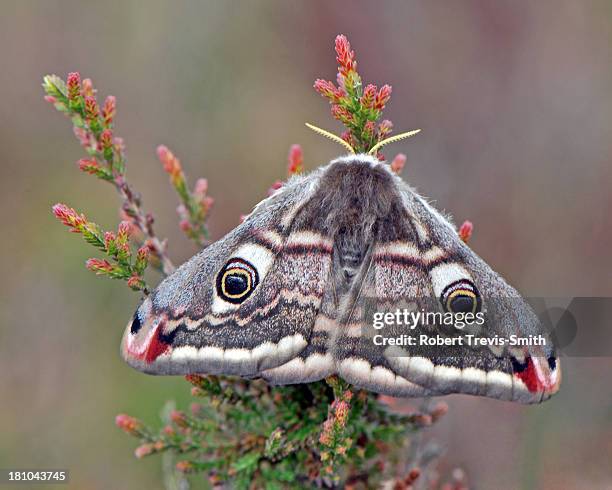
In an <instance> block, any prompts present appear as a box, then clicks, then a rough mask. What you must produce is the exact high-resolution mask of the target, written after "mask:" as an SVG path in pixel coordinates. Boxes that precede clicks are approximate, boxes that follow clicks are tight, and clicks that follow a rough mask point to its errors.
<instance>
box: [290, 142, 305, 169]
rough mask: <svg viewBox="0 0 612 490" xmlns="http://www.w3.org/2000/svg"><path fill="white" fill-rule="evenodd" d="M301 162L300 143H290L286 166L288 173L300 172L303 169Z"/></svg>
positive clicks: (302, 156) (302, 160)
mask: <svg viewBox="0 0 612 490" xmlns="http://www.w3.org/2000/svg"><path fill="white" fill-rule="evenodd" d="M303 162H304V154H303V152H302V147H301V146H300V145H291V148H289V165H288V167H287V170H288V173H289V175H294V174H299V173H301V172H302V171H303V170H304V168H303V165H302V164H303Z"/></svg>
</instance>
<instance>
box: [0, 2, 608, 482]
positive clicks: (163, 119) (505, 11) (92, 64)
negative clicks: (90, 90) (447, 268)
mask: <svg viewBox="0 0 612 490" xmlns="http://www.w3.org/2000/svg"><path fill="white" fill-rule="evenodd" d="M338 33H344V34H346V35H347V36H348V38H349V40H350V41H351V44H352V46H353V48H354V49H355V50H356V52H357V59H358V62H359V71H360V73H361V75H362V76H363V77H364V80H366V81H371V82H373V83H377V84H382V83H390V84H391V85H393V96H392V98H391V102H390V104H389V105H388V109H387V111H386V117H388V118H389V119H391V120H392V121H393V122H394V123H395V127H396V130H397V131H405V130H409V129H413V128H416V127H419V128H422V129H423V132H422V133H421V134H420V135H419V136H418V137H417V138H413V139H410V140H409V141H408V142H404V143H401V144H397V145H394V146H393V148H391V149H388V150H387V155H388V156H389V157H392V156H393V155H394V154H395V152H398V151H402V152H405V153H406V154H407V155H408V163H407V165H406V168H405V169H404V172H403V176H404V178H405V179H406V180H408V181H409V182H410V183H411V184H412V185H414V186H416V187H417V189H419V191H420V192H421V193H423V194H424V195H425V196H427V197H430V198H432V199H434V200H435V201H436V205H437V206H438V207H439V208H441V209H444V210H446V211H448V212H450V213H451V214H452V215H453V216H454V217H455V219H456V221H457V222H458V223H461V222H462V221H463V220H464V219H470V220H472V221H473V222H474V223H475V234H474V236H473V238H472V241H471V246H472V247H473V249H474V250H475V251H476V252H477V253H478V254H480V255H481V256H482V257H483V258H485V260H487V261H488V262H489V263H490V264H491V265H492V266H493V268H494V269H496V270H497V271H498V272H500V273H501V274H502V275H503V276H504V277H505V278H506V279H507V280H508V281H509V282H510V283H512V284H513V285H514V286H516V287H517V288H518V289H519V290H521V291H522V292H523V293H524V294H525V295H528V296H566V297H571V296H608V297H609V296H611V295H612V267H611V265H612V264H611V262H612V261H611V259H610V249H611V239H612V226H611V225H612V218H611V217H610V214H611V211H612V209H611V208H612V193H611V188H612V129H611V123H612V95H611V94H612V63H611V61H612V4H611V3H610V2H608V1H606V0H588V1H582V2H575V1H571V0H543V1H539V2H527V1H518V2H516V1H510V0H508V1H506V0H498V1H496V2H489V1H484V0H482V1H459V2H426V1H410V2H405V1H384V2H376V3H375V2H368V1H352V2H347V1H336V2H323V1H318V0H317V1H309V2H306V1H300V2H297V1H294V2H283V1H280V0H279V1H271V0H268V1H260V0H251V1H248V2H247V1H235V2H214V1H183V2H161V1H149V2H146V4H145V3H143V2H136V1H122V2H120V1H112V2H96V3H93V2H80V1H76V0H75V1H52V0H47V1H27V0H20V1H16V0H14V1H11V0H4V1H2V2H1V3H0V42H1V46H2V48H1V52H0V53H1V54H0V60H1V69H0V88H1V96H0V151H1V152H2V155H3V156H2V165H1V166H0V219H1V220H2V229H4V232H3V236H2V239H1V240H0V244H1V247H2V253H1V254H0V260H1V261H2V263H1V268H2V269H1V270H2V280H1V281H0V434H1V435H0V467H2V468H8V467H21V468H30V467H47V468H48V467H58V468H68V469H70V471H71V480H72V481H71V485H70V486H71V487H73V488H87V489H106V488H113V489H131V488H161V486H162V484H161V480H160V478H161V476H160V475H161V464H160V459H159V458H156V457H152V458H148V459H145V460H143V461H138V460H136V459H135V458H134V457H133V449H134V446H135V444H134V442H135V441H134V440H133V439H131V438H129V437H127V436H126V435H124V434H123V433H122V432H121V431H120V430H119V429H117V428H116V427H115V426H114V423H113V419H114V416H115V415H116V414H117V413H119V412H128V413H130V414H132V415H136V416H139V417H141V418H142V419H144V420H145V421H147V422H149V423H157V420H158V417H159V411H160V409H161V407H162V405H163V403H164V402H165V401H166V400H168V399H174V400H176V401H177V404H178V405H179V406H186V405H187V404H188V402H189V399H190V397H189V386H188V385H187V383H185V382H184V381H183V380H182V379H181V378H155V377H149V376H145V375H143V374H140V373H138V372H136V371H133V370H132V369H130V368H128V367H127V365H125V364H124V363H123V362H122V361H121V359H120V357H119V341H120V339H121V335H122V332H123V328H124V325H125V324H126V323H127V320H128V319H129V317H130V316H131V314H132V311H133V309H134V308H135V307H136V305H137V304H138V302H139V295H138V294H137V293H132V292H130V291H129V290H128V289H127V288H126V287H125V285H124V284H122V283H120V282H113V281H110V280H107V279H99V278H97V277H95V276H94V275H93V274H92V273H91V272H88V271H87V270H86V269H85V268H84V266H83V264H84V261H85V260H86V259H87V258H88V257H90V256H92V249H90V248H89V247H87V246H85V245H84V243H83V242H82V241H81V239H80V238H79V237H77V236H74V235H70V234H69V233H68V232H67V230H66V228H65V227H64V226H62V225H60V224H58V222H57V221H56V220H55V219H54V217H53V216H52V214H51V206H52V205H53V204H54V203H56V202H65V203H67V204H69V205H70V206H73V207H75V208H77V209H79V210H81V211H83V212H84V213H86V214H87V216H88V217H90V218H91V219H93V220H95V221H97V222H98V223H100V224H101V225H102V226H103V227H104V228H107V229H109V228H114V227H115V226H116V223H117V222H118V215H117V208H118V202H119V201H118V198H117V196H116V194H115V192H114V190H113V189H112V188H111V186H107V185H104V184H102V183H100V182H99V181H97V180H96V179H95V178H93V177H91V176H88V175H85V174H83V173H81V172H79V171H78V169H77V167H76V165H75V162H76V161H77V160H78V159H79V158H80V157H82V156H83V155H82V151H81V148H80V146H79V144H78V142H77V141H76V140H75V139H74V137H73V135H72V134H71V127H70V124H69V121H67V120H66V119H65V118H64V117H62V116H61V115H60V114H58V113H56V111H55V110H54V109H53V108H52V107H51V106H50V105H49V104H47V103H46V102H44V101H43V98H42V97H43V93H42V89H41V87H40V82H41V79H42V76H43V75H45V74H47V73H57V74H58V75H60V76H62V77H65V76H66V73H67V72H69V71H79V72H80V73H81V75H82V76H83V77H90V78H92V79H93V81H94V85H95V86H96V88H97V89H98V95H99V97H100V96H102V97H104V96H105V95H107V94H113V95H115V96H116V97H117V101H118V116H117V120H116V121H117V122H116V133H117V134H119V135H121V136H123V137H124V138H125V140H126V144H127V152H128V174H129V178H130V181H131V182H132V184H133V185H134V186H135V187H136V188H137V189H138V190H139V191H140V192H141V193H142V194H143V198H144V206H145V208H146V209H147V210H150V211H152V212H153V213H154V214H155V216H156V218H157V222H156V223H157V231H158V234H159V235H161V236H162V237H168V238H169V239H170V241H169V250H170V254H171V256H172V257H173V259H174V260H175V262H177V263H180V262H182V261H183V260H185V259H187V258H188V257H189V256H190V255H192V254H193V252H194V250H193V248H192V246H191V244H190V243H189V242H188V241H187V239H186V238H184V236H183V235H182V233H181V232H180V230H179V229H178V226H177V219H176V213H175V207H176V205H177V198H176V196H175V194H174V192H173V190H172V189H171V187H170V186H169V185H168V182H167V181H168V179H167V175H166V174H164V172H163V170H162V168H161V165H160V164H159V163H158V161H157V159H156V157H155V148H156V146H157V145H159V144H166V145H168V146H169V147H170V148H171V149H172V150H173V151H174V152H175V153H176V154H177V155H178V156H179V157H180V158H181V160H182V163H183V165H184V167H185V170H186V172H187V174H188V176H189V177H190V178H191V182H194V179H195V178H196V177H200V176H202V177H206V178H208V179H209V183H210V186H209V189H210V194H211V195H212V196H213V197H214V198H215V200H216V201H215V207H214V212H213V215H212V218H211V221H210V227H211V230H212V232H213V235H214V236H215V237H220V236H222V235H223V234H224V233H226V232H227V231H229V230H230V229H231V228H233V227H234V226H235V225H237V224H238V222H239V216H240V214H242V213H246V212H248V211H249V209H250V208H251V207H252V206H253V205H254V204H255V203H256V202H258V201H259V200H260V199H261V198H262V197H264V196H265V195H266V190H267V189H268V188H269V186H270V184H271V183H272V182H273V181H274V180H276V179H279V178H281V179H282V178H284V177H285V173H286V158H287V151H288V148H289V145H290V144H291V143H300V144H302V145H303V148H304V153H305V164H306V167H307V169H314V168H315V167H316V166H318V165H320V164H322V163H324V162H327V161H328V160H330V159H331V158H333V157H335V156H336V155H337V154H338V153H339V152H340V151H341V149H340V147H338V146H336V145H334V144H333V143H331V142H328V141H327V140H324V139H323V138H321V137H320V136H317V135H315V134H313V133H311V132H310V131H308V130H307V129H306V128H305V127H304V122H305V121H311V122H314V123H316V124H318V125H320V126H321V127H324V128H327V129H331V130H334V131H338V130H339V129H340V126H339V124H338V123H336V122H335V121H333V120H332V119H331V116H330V115H329V108H328V104H327V103H326V102H325V101H324V100H323V99H322V98H321V97H320V96H319V95H317V94H315V92H314V90H313V89H312V83H313V81H314V79H315V78H318V77H322V78H327V79H334V77H335V66H336V64H335V59H334V53H333V40H334V37H335V35H336V34H338ZM153 280H155V278H153ZM611 375H612V360H611V359H610V358H599V359H586V358H582V359H567V360H566V362H565V363H564V384H563V386H562V389H561V392H560V393H559V395H557V396H556V397H555V398H553V399H552V400H551V401H550V402H547V403H545V404H544V405H542V406H534V407H524V406H517V405H512V404H509V403H505V402H498V401H494V400H486V399H476V398H470V397H466V396H452V397H447V398H446V400H447V401H448V402H449V404H450V412H449V414H448V416H447V417H446V418H445V419H443V421H441V422H440V424H439V425H437V426H436V427H435V428H433V429H431V430H428V431H427V432H426V435H427V437H428V438H429V439H432V440H435V441H437V443H438V444H439V445H440V446H442V447H444V448H445V450H446V452H445V455H444V457H443V459H442V466H441V468H440V469H441V471H443V472H444V471H448V470H452V469H453V468H455V467H458V466H460V467H462V468H463V469H464V470H465V471H466V473H467V475H468V478H469V481H470V482H472V483H473V486H474V487H475V488H496V489H513V488H538V489H573V488H576V489H577V488H608V489H609V488H612V468H611V461H612V384H611V383H610V379H611ZM196 481H197V480H196ZM194 487H195V488H199V487H198V486H197V485H195V486H194Z"/></svg>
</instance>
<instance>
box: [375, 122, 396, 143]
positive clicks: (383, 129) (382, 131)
mask: <svg viewBox="0 0 612 490" xmlns="http://www.w3.org/2000/svg"><path fill="white" fill-rule="evenodd" d="M392 129H393V123H392V122H391V121H389V120H388V119H384V120H382V121H381V122H380V124H379V125H378V138H379V139H383V138H385V137H386V136H388V135H389V133H391V130H392Z"/></svg>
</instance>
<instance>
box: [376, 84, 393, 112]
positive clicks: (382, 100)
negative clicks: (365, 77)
mask: <svg viewBox="0 0 612 490" xmlns="http://www.w3.org/2000/svg"><path fill="white" fill-rule="evenodd" d="M390 98H391V85H383V86H382V87H381V88H380V90H379V91H378V93H377V94H376V98H375V99H374V109H376V110H378V111H382V110H383V109H384V108H385V105H386V104H387V102H389V99H390Z"/></svg>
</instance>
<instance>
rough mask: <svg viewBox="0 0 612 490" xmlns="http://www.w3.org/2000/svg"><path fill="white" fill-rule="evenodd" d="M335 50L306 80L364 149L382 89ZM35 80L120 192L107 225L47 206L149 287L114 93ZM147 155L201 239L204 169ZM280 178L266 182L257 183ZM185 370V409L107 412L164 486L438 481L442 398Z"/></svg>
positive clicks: (146, 218)
mask: <svg viewBox="0 0 612 490" xmlns="http://www.w3.org/2000/svg"><path fill="white" fill-rule="evenodd" d="M335 50H336V60H337V62H338V74H337V78H336V84H334V83H332V82H330V81H327V80H323V79H318V80H316V81H315V83H314V88H315V90H316V91H317V92H318V93H320V94H321V95H322V96H323V97H325V98H326V99H327V100H328V101H329V103H330V104H331V114H332V116H333V117H334V118H335V119H337V120H338V121H340V122H341V123H342V124H343V125H344V126H345V128H346V130H345V131H344V133H342V136H341V137H342V139H343V140H344V141H346V142H347V143H348V144H349V145H351V147H353V148H354V149H355V151H356V152H367V151H369V150H371V149H372V148H373V147H374V146H375V145H376V144H377V143H378V142H380V141H381V140H383V139H385V138H387V137H388V136H389V135H390V133H391V132H392V129H393V124H392V123H391V121H389V120H385V119H382V114H383V110H384V108H385V106H386V104H387V103H388V102H389V100H390V97H391V87H390V86H389V85H383V86H381V87H380V88H378V87H376V86H375V85H373V84H366V85H365V87H364V86H363V82H362V79H361V76H360V75H359V73H358V72H357V61H356V59H355V53H354V51H353V50H352V49H351V46H350V44H349V42H348V40H347V39H346V37H345V36H338V37H337V38H336V42H335ZM43 87H44V90H45V93H46V97H45V99H46V100H47V101H48V102H50V103H52V104H53V105H54V106H55V108H56V109H57V110H58V111H60V112H62V113H63V114H65V115H66V116H67V117H68V118H70V120H71V123H72V125H73V128H74V134H75V135H76V137H77V139H78V140H79V142H80V143H81V145H82V146H83V148H84V150H85V153H86V156H85V157H84V158H82V159H81V160H79V162H78V167H79V168H80V170H81V171H83V172H85V173H87V174H91V175H92V176H94V177H96V178H98V179H100V180H102V181H105V182H107V183H110V184H111V185H113V186H114V187H115V188H116V189H117V191H118V193H119V196H120V199H121V217H122V221H121V223H120V224H119V225H118V229H117V231H116V232H112V231H103V230H102V229H101V228H100V226H98V225H97V224H96V223H94V222H93V221H90V220H89V219H88V218H87V217H85V216H84V215H83V214H81V213H79V212H78V211H75V210H74V209H72V208H71V207H69V206H67V205H65V204H56V205H55V206H53V212H54V214H55V216H56V217H57V218H58V219H59V220H60V221H61V222H62V223H64V224H65V225H66V226H68V227H69V228H70V230H71V231H72V232H75V233H77V234H80V235H81V236H82V237H83V239H84V240H85V241H86V242H87V243H89V244H90V245H93V246H94V247H95V248H96V249H97V250H98V251H99V252H100V253H101V254H102V255H103V258H91V259H89V260H88V261H87V263H86V267H87V268H88V269H89V270H91V271H93V272H95V273H96V274H99V275H102V276H106V277H109V278H113V279H121V280H124V281H126V283H127V285H128V286H129V287H130V288H131V289H133V290H136V291H140V292H141V293H142V294H144V295H147V294H149V292H150V289H151V288H150V286H149V285H148V284H147V283H146V281H145V278H144V276H145V271H146V270H147V268H149V267H152V268H154V269H157V270H158V271H159V272H160V273H161V274H162V275H167V274H170V273H171V272H172V271H173V270H174V265H173V264H172V262H171V260H170V258H169V257H168V255H167V247H166V241H165V240H163V239H160V238H159V237H158V236H157V235H156V233H155V231H154V218H153V216H152V215H151V214H149V213H146V212H145V211H144V210H143V205H142V200H141V197H140V194H139V193H138V192H136V191H135V190H134V188H133V187H132V185H131V184H130V183H128V181H127V177H126V152H125V145H124V143H123V140H122V139H121V138H120V137H118V136H117V135H115V134H114V130H113V122H114V120H115V117H116V101H115V98H114V97H112V96H109V97H107V98H106V99H105V101H104V103H103V104H102V105H101V106H100V105H99V104H98V101H97V98H96V90H95V89H94V87H93V84H92V82H91V80H89V79H83V80H81V77H80V75H79V74H78V73H70V74H69V75H68V77H67V80H66V81H64V80H62V79H61V78H59V77H57V76H55V75H49V76H46V77H44V82H43ZM377 155H378V157H379V158H380V159H384V157H383V156H382V155H381V154H380V153H378V154H377ZM157 156H158V158H159V161H160V163H161V164H162V167H163V169H164V171H165V172H166V173H167V174H168V176H169V179H170V183H171V185H172V186H173V187H174V189H175V190H176V192H177V195H178V198H179V206H178V208H177V211H178V216H179V227H180V228H181V230H183V232H184V233H185V234H186V235H187V237H188V238H189V239H191V240H193V242H194V243H195V244H196V245H197V246H198V247H203V246H206V245H207V244H208V243H209V233H208V229H207V220H208V218H209V216H210V211H211V208H212V205H213V199H212V198H211V197H210V196H209V195H208V183H207V181H206V179H198V180H197V181H196V182H195V185H194V186H193V188H191V187H190V186H189V184H188V182H187V178H186V176H185V173H184V171H183V168H182V166H181V163H180V161H179V159H178V158H177V157H176V156H175V155H174V153H172V152H171V151H170V150H169V149H168V148H167V147H165V146H159V147H158V148H157ZM303 162H304V157H303V152H302V148H301V147H300V146H299V145H293V146H291V148H290V150H289V157H288V167H287V173H288V175H292V174H295V173H299V172H302V171H303V168H304V165H303ZM405 163H406V156H405V155H403V154H401V153H400V154H398V155H396V156H395V157H394V158H393V159H392V161H391V163H390V165H391V168H392V169H393V171H395V172H397V173H399V172H401V170H402V169H403V167H404V165H405ZM282 185H283V183H282V182H281V181H277V182H275V183H273V184H272V186H271V188H270V190H269V191H268V192H269V193H271V192H274V191H275V190H276V189H278V188H279V187H281V186H282ZM471 232H472V225H471V223H469V222H466V223H464V224H463V225H462V227H461V229H460V235H461V237H462V238H463V239H464V240H467V239H468V238H469V236H470V234H471ZM186 380H187V381H188V382H189V383H190V385H191V394H192V396H193V397H194V398H195V399H196V401H195V402H194V403H192V405H191V407H190V408H189V409H188V410H177V409H169V410H165V412H164V415H163V417H162V426H161V428H158V429H156V428H151V427H147V426H145V425H144V424H143V423H142V422H141V421H140V420H138V419H137V418H134V417H132V416H129V415H125V414H121V415H118V416H117V417H116V420H115V423H116V425H117V426H118V427H119V428H121V429H122V430H123V431H125V432H126V433H127V434H129V435H131V436H133V437H135V438H136V439H137V441H138V445H137V447H136V450H135V455H136V457H137V458H143V457H145V456H150V455H153V454H156V453H165V454H166V455H170V456H171V457H172V458H173V459H172V460H173V461H174V463H173V465H172V466H173V468H171V469H170V471H169V472H167V473H169V474H168V475H167V478H166V482H165V483H166V486H167V487H168V488H188V486H189V482H188V480H186V479H185V478H184V476H183V475H185V474H189V473H191V474H201V475H204V476H205V478H203V479H202V481H204V482H207V483H205V484H207V485H208V486H210V487H215V488H221V487H223V488H226V487H227V488H244V489H247V488H256V489H259V488H265V489H270V490H271V489H280V488H305V487H306V488H310V487H320V488H338V487H343V488H350V489H358V488H380V487H384V488H392V489H408V488H413V487H414V485H415V484H416V482H418V483H419V485H420V487H422V488H441V483H440V479H439V478H438V477H437V475H436V472H435V460H436V458H437V457H438V455H439V453H440V451H439V450H438V449H437V448H435V447H433V446H424V445H423V443H422V441H421V434H420V433H421V431H422V429H423V427H426V426H429V425H431V424H433V423H435V422H436V421H437V420H439V418H440V417H442V416H443V415H444V414H445V413H446V410H447V407H446V405H445V404H444V403H438V404H432V403H430V402H428V401H426V402H424V404H423V405H422V407H420V409H419V410H416V409H413V408H412V409H409V408H407V407H406V405H403V404H402V403H401V402H399V401H398V400H395V399H392V398H389V397H380V396H377V395H376V394H374V393H370V392H367V391H364V390H356V389H354V388H353V387H352V386H350V385H349V384H347V383H346V382H344V381H343V380H341V379H339V378H338V377H336V376H332V377H329V378H327V379H325V380H324V381H320V382H316V383H310V384H300V385H290V386H270V385H268V384H267V383H265V382H263V381H261V380H244V379H240V378H236V377H226V376H205V375H196V374H194V375H189V376H186ZM167 466H168V465H165V467H167ZM442 488H446V489H460V488H466V487H465V481H464V477H463V475H462V473H460V472H456V473H455V474H454V475H453V477H452V482H450V483H447V484H445V485H444V486H443V487H442Z"/></svg>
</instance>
